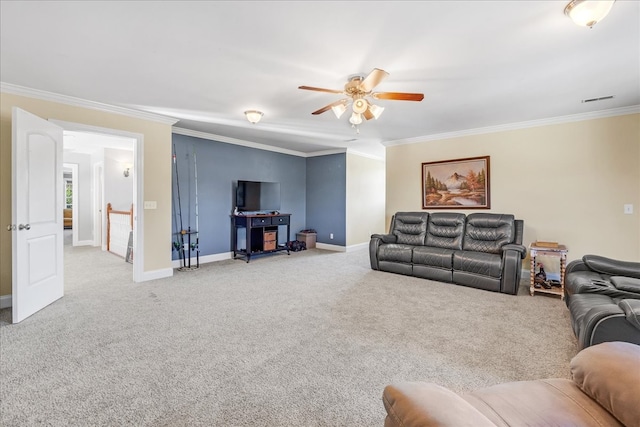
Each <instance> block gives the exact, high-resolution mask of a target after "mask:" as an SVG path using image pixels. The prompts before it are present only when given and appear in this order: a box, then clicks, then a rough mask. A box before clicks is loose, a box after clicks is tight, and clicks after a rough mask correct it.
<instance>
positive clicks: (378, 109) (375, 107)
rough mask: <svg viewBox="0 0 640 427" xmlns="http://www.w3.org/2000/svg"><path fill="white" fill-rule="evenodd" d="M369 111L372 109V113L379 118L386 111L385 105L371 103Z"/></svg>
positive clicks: (375, 117)
mask: <svg viewBox="0 0 640 427" xmlns="http://www.w3.org/2000/svg"><path fill="white" fill-rule="evenodd" d="M369 111H371V114H373V118H374V119H376V120H378V117H380V115H381V114H382V112H383V111H384V107H380V106H379V105H374V104H371V105H369Z"/></svg>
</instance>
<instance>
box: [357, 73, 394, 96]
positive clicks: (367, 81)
mask: <svg viewBox="0 0 640 427" xmlns="http://www.w3.org/2000/svg"><path fill="white" fill-rule="evenodd" d="M388 75H389V73H387V72H386V71H384V70H381V69H380V68H374V69H373V70H372V71H371V72H370V73H369V75H368V76H367V77H365V78H364V80H363V81H362V83H360V90H362V91H363V92H365V93H368V92H371V91H372V90H373V88H374V87H376V86H378V84H380V82H381V81H382V80H384V79H385V78H386V77H387V76H388Z"/></svg>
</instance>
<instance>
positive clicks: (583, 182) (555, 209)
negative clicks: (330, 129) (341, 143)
mask: <svg viewBox="0 0 640 427" xmlns="http://www.w3.org/2000/svg"><path fill="white" fill-rule="evenodd" d="M485 155H489V156H491V161H490V180H491V210H490V212H497V213H513V214H515V216H516V217H517V218H521V219H523V220H524V222H525V236H524V238H525V242H524V244H525V245H529V243H531V242H532V241H535V240H543V241H557V242H560V243H563V244H565V245H567V247H568V249H569V253H568V258H569V259H576V258H581V257H582V255H584V254H587V253H595V254H600V255H603V256H608V257H612V258H618V259H623V260H629V261H640V114H630V115H624V116H617V117H610V118H601V119H593V120H585V121H579V122H573V123H565V124H558V125H549V126H541V127H536V128H529V129H521V130H513V131H505V132H498V133H492V134H484V135H474V136H467V137H460V138H452V139H446V140H438V141H429V142H423V143H416V144H407V145H399V146H393V147H388V148H387V154H386V156H387V202H386V223H387V224H388V223H389V221H390V218H391V215H393V214H394V213H395V212H397V211H420V210H421V209H422V204H421V191H422V190H421V179H422V178H421V163H422V162H432V161H438V160H449V159H455V158H462V157H475V156H485ZM627 203H631V204H633V208H634V212H633V214H632V215H625V214H623V205H624V204H627ZM459 212H464V213H467V214H468V213H471V212H477V211H476V210H460V211H459ZM480 212H487V211H486V210H482V211H480Z"/></svg>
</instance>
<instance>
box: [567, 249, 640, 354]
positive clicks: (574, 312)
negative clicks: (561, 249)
mask: <svg viewBox="0 0 640 427" xmlns="http://www.w3.org/2000/svg"><path fill="white" fill-rule="evenodd" d="M564 281H565V286H564V293H565V298H564V300H565V303H566V304H567V307H568V308H569V314H570V316H571V326H572V328H573V332H574V333H575V335H576V337H577V338H578V346H579V347H580V348H581V349H582V348H585V347H589V346H592V345H594V344H598V343H602V342H608V341H626V342H630V343H634V344H638V345H640V263H639V262H629V261H619V260H615V259H611V258H605V257H602V256H598V255H585V256H583V257H582V259H579V260H574V261H571V262H570V263H569V265H568V266H567V269H566V271H565V279H564Z"/></svg>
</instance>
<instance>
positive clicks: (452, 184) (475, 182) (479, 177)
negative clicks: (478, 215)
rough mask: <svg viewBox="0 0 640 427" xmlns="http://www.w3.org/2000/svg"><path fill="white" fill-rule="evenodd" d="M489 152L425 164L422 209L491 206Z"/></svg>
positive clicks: (481, 207) (484, 207)
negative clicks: (479, 155) (477, 155)
mask: <svg viewBox="0 0 640 427" xmlns="http://www.w3.org/2000/svg"><path fill="white" fill-rule="evenodd" d="M489 188H490V187H489V156H484V157H469V158H466V159H455V160H445V161H440V162H429V163H423V164H422V209H489V208H490V207H491V202H490V197H489Z"/></svg>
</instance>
